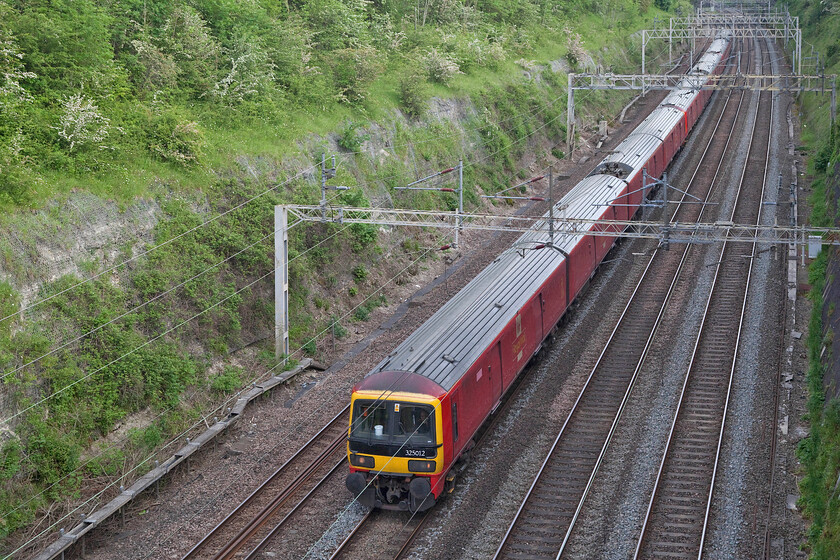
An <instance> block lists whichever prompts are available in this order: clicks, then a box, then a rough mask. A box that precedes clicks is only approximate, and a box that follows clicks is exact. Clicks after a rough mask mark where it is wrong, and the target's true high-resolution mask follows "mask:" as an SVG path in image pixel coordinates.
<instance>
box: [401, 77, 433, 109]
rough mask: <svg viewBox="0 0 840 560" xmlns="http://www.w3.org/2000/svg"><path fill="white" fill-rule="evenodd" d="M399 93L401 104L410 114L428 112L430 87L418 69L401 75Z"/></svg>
mask: <svg viewBox="0 0 840 560" xmlns="http://www.w3.org/2000/svg"><path fill="white" fill-rule="evenodd" d="M397 94H398V95H399V98H400V105H401V106H402V108H403V109H404V110H405V112H406V113H407V114H408V115H409V116H411V117H419V116H421V115H422V114H423V113H425V112H426V106H427V104H428V98H429V93H428V87H427V86H426V79H425V77H424V76H423V75H422V74H421V73H420V72H418V71H417V70H414V71H409V72H407V73H405V74H403V75H401V76H400V81H399V84H398V86H397Z"/></svg>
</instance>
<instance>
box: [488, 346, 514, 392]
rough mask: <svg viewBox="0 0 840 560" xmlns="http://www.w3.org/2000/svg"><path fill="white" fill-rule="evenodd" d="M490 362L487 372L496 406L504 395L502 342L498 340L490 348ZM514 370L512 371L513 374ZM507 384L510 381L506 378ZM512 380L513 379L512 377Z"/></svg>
mask: <svg viewBox="0 0 840 560" xmlns="http://www.w3.org/2000/svg"><path fill="white" fill-rule="evenodd" d="M489 358H490V363H489V364H488V366H487V373H488V374H489V375H490V390H491V394H492V402H493V406H494V408H495V405H496V403H497V402H498V400H499V399H500V398H501V397H502V384H503V383H502V381H503V380H502V375H503V373H504V372H503V371H502V343H501V342H497V343H496V345H495V346H493V349H492V350H490V356H489ZM513 373H514V372H511V374H513ZM505 381H506V382H505V383H504V385H505V386H507V385H508V383H509V382H507V380H505ZM510 381H513V379H511V380H510Z"/></svg>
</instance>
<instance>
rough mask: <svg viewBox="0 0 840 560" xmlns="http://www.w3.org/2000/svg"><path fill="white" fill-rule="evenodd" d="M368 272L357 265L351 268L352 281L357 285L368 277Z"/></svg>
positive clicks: (361, 265) (360, 265)
mask: <svg viewBox="0 0 840 560" xmlns="http://www.w3.org/2000/svg"><path fill="white" fill-rule="evenodd" d="M368 274H369V273H368V270H367V269H366V268H365V266H364V265H363V264H357V265H356V266H355V267H353V280H355V281H356V282H358V283H361V282H364V281H365V279H366V278H367V277H368Z"/></svg>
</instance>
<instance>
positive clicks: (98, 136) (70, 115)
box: [52, 93, 111, 153]
mask: <svg viewBox="0 0 840 560" xmlns="http://www.w3.org/2000/svg"><path fill="white" fill-rule="evenodd" d="M110 123H111V121H110V119H108V118H107V117H105V116H104V115H102V113H100V112H99V107H97V106H96V104H95V103H94V102H93V101H92V100H90V99H88V98H87V97H85V96H84V95H82V94H81V93H77V94H75V95H71V96H69V97H65V98H64V101H63V102H62V104H61V117H60V118H59V123H58V126H53V127H52V128H53V129H55V130H57V131H58V137H59V138H60V139H61V140H63V141H64V142H65V143H66V144H67V152H68V153H72V152H73V150H74V149H75V148H77V147H81V146H85V145H87V144H97V143H99V142H102V141H103V140H104V139H105V138H106V137H107V136H108V133H109V132H110V128H111V127H110ZM100 147H103V146H100Z"/></svg>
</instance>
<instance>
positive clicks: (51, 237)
mask: <svg viewBox="0 0 840 560" xmlns="http://www.w3.org/2000/svg"><path fill="white" fill-rule="evenodd" d="M159 216H160V207H159V206H158V204H157V202H156V201H154V200H149V199H138V200H136V201H135V202H132V203H131V204H130V205H129V206H128V207H126V208H122V209H121V208H120V207H119V206H118V205H117V204H116V203H115V202H113V201H110V200H103V199H101V198H99V197H97V196H95V195H93V194H90V193H83V192H74V193H71V194H70V195H69V196H68V197H67V198H66V199H64V200H60V201H59V200H56V201H53V202H51V203H50V204H49V205H48V206H47V207H46V208H43V209H41V210H38V211H36V212H34V213H32V214H19V215H17V216H14V217H13V218H11V219H9V220H7V221H6V222H5V223H4V224H3V226H1V227H0V229H2V230H3V233H2V235H0V239H2V240H0V254H2V260H0V280H6V281H8V282H9V283H10V284H11V285H12V286H13V287H14V288H15V289H16V290H17V291H18V293H19V294H20V297H21V305H22V306H23V307H26V306H28V305H30V304H31V303H32V302H33V301H35V300H37V296H38V291H39V290H40V289H41V287H42V286H43V285H44V284H45V283H47V282H51V281H53V280H56V279H58V278H60V277H61V276H64V275H65V274H75V275H78V276H81V277H87V276H90V275H91V274H95V273H96V272H99V271H100V270H105V269H107V268H109V267H110V266H112V265H114V264H117V263H119V262H122V261H123V260H125V259H127V258H130V257H132V256H135V255H136V254H137V253H138V252H139V251H141V250H142V248H143V245H144V244H145V243H146V242H149V241H151V240H152V229H153V228H154V227H155V224H157V222H158V219H159Z"/></svg>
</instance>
